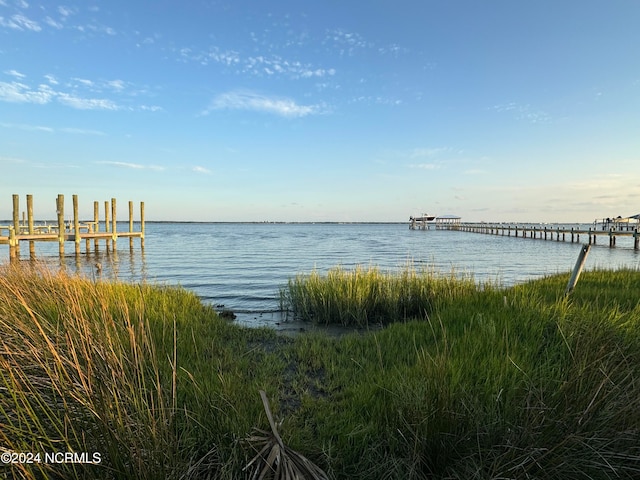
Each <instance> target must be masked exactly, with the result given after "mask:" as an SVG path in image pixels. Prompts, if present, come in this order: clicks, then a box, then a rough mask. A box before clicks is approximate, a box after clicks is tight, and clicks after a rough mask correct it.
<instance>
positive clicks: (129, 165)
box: [95, 162, 165, 172]
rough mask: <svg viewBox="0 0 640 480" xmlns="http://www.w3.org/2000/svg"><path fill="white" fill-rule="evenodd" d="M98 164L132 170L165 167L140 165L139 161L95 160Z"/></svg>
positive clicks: (160, 168) (161, 168)
mask: <svg viewBox="0 0 640 480" xmlns="http://www.w3.org/2000/svg"><path fill="white" fill-rule="evenodd" d="M95 163H97V164H100V165H111V166H114V167H120V168H130V169H134V170H155V171H159V172H160V171H163V170H164V169H165V168H164V167H161V166H159V165H142V164H140V163H129V162H95Z"/></svg>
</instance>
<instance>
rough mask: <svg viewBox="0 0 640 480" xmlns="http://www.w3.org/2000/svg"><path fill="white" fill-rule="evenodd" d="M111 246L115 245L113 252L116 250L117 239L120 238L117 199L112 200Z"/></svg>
mask: <svg viewBox="0 0 640 480" xmlns="http://www.w3.org/2000/svg"><path fill="white" fill-rule="evenodd" d="M111 222H112V225H113V226H112V228H111V244H112V245H113V250H114V251H115V250H116V239H117V238H118V233H117V232H116V230H117V229H116V199H115V198H112V199H111Z"/></svg>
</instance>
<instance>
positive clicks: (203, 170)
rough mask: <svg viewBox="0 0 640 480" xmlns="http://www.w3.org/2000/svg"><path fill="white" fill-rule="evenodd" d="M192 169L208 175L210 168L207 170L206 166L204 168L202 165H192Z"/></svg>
mask: <svg viewBox="0 0 640 480" xmlns="http://www.w3.org/2000/svg"><path fill="white" fill-rule="evenodd" d="M193 171H194V172H197V173H204V174H205V175H210V174H211V170H209V169H208V168H204V167H199V166H198V167H193Z"/></svg>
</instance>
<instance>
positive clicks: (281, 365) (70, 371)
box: [0, 267, 640, 479]
mask: <svg viewBox="0 0 640 480" xmlns="http://www.w3.org/2000/svg"><path fill="white" fill-rule="evenodd" d="M313 275H314V274H311V275H310V276H309V277H299V280H300V284H299V285H298V284H296V281H297V280H298V279H296V280H294V281H293V282H292V284H293V286H294V287H300V288H302V289H303V290H304V288H303V287H306V284H304V282H306V281H308V280H309V278H312V277H313ZM332 275H333V276H332V277H331V282H333V284H332V285H331V287H330V288H326V286H324V285H322V286H318V287H314V288H312V289H310V292H305V295H311V293H317V294H318V298H319V299H320V300H318V301H317V302H316V303H314V302H315V301H314V302H312V301H311V300H309V299H307V297H304V302H303V303H302V305H304V306H305V308H306V310H303V311H306V312H307V315H308V318H311V319H313V320H314V321H319V320H320V319H323V320H320V321H321V322H326V321H327V320H326V319H325V318H327V319H330V321H336V318H337V319H338V321H340V322H342V321H344V322H355V323H356V324H358V322H361V324H363V325H366V324H370V323H371V322H380V323H383V324H385V325H387V326H386V328H384V329H379V330H374V331H369V332H362V333H353V334H347V335H343V336H341V337H339V338H334V337H330V336H328V335H325V334H323V333H321V332H314V333H308V334H304V335H300V336H299V337H296V338H285V337H279V336H277V335H276V333H275V332H274V331H272V330H267V329H244V328H240V327H237V326H235V325H233V324H230V323H229V322H227V321H224V320H221V319H219V318H218V317H217V315H216V313H215V312H214V311H213V309H212V308H209V307H207V306H205V305H203V304H202V303H201V302H200V301H199V300H198V298H197V297H196V296H195V295H193V294H190V293H189V292H186V291H184V290H182V289H179V288H164V287H157V286H156V287H153V286H147V285H124V284H119V283H101V282H98V283H96V282H91V281H88V280H85V279H81V278H77V277H73V276H68V275H65V274H63V273H56V274H51V273H49V272H46V271H42V270H35V271H29V270H28V269H24V268H22V269H13V268H10V267H6V268H5V269H4V270H3V271H2V272H0V330H1V331H2V336H0V448H1V449H4V450H10V451H16V452H25V451H42V452H44V451H53V452H58V451H76V452H100V453H101V454H102V462H101V463H100V465H80V464H56V465H14V466H12V467H7V466H5V467H2V466H0V476H2V475H3V474H6V475H7V476H9V478H10V477H11V476H13V477H16V478H153V479H155V478H181V479H196V478H197V479H202V478H208V479H235V478H244V477H247V476H249V472H248V471H243V468H244V467H245V466H246V465H247V464H248V463H249V462H250V461H251V459H252V458H253V457H254V456H255V453H256V452H255V451H253V450H252V449H251V448H246V446H244V442H242V439H244V438H246V437H247V435H250V432H252V431H254V428H257V429H261V430H266V429H268V428H269V425H270V423H271V422H270V421H269V420H268V419H267V417H266V416H265V410H264V408H263V405H261V403H260V400H259V397H258V395H257V393H258V392H259V391H260V390H264V391H265V392H266V394H267V395H268V396H269V399H270V401H271V402H270V403H271V409H272V411H273V416H274V421H276V422H278V432H279V435H280V436H281V438H282V442H283V444H286V445H287V446H288V447H289V448H291V449H293V450H295V451H296V452H299V453H300V454H301V455H303V456H304V457H305V458H307V459H309V461H310V462H313V463H314V464H316V465H318V466H319V467H320V468H322V470H324V471H325V472H326V473H327V476H328V477H329V478H336V479H347V478H362V479H367V478H388V479H427V478H428V479H438V478H440V479H445V478H446V479H451V478H459V479H474V478H475V479H486V478H496V479H497V478H513V479H519V478H550V479H565V478H585V479H586V478H592V479H610V478H611V479H613V478H639V477H640V442H639V441H638V439H639V438H640V303H639V300H638V291H639V287H640V273H638V272H635V271H618V272H605V271H594V272H584V273H583V274H582V276H581V278H580V282H579V283H578V285H577V287H576V289H575V290H574V292H573V293H572V295H571V296H570V297H568V298H565V297H564V295H563V292H564V288H565V286H566V282H567V276H564V275H559V276H553V277H549V278H545V279H540V280H536V281H534V282H529V283H527V284H523V285H518V286H515V287H510V288H501V287H499V286H497V285H493V284H486V285H477V284H475V283H474V282H473V281H472V280H471V279H470V278H459V277H456V276H446V277H444V278H434V277H433V276H432V275H431V276H430V274H429V273H428V272H427V273H424V272H418V273H415V275H414V273H411V272H404V273H402V272H401V273H399V274H390V273H382V272H380V271H377V270H376V269H373V268H370V269H368V270H364V269H362V270H361V271H360V272H359V273H358V275H355V274H354V273H353V272H347V271H344V270H341V269H336V270H335V271H334V272H333V273H332ZM316 280H317V281H318V282H319V283H322V282H326V279H325V278H324V277H321V276H318V277H317V279H316ZM341 283H342V284H341ZM292 284H290V285H289V287H291V285H292ZM344 284H346V285H344ZM312 285H315V284H312ZM395 290H399V291H400V292H404V293H399V292H395ZM319 292H322V294H320V293H319ZM372 292H375V294H380V295H382V296H383V300H376V299H375V298H373V293H372ZM407 292H410V293H407ZM342 296H349V299H343V298H341V297H342ZM328 299H333V300H332V301H337V302H338V306H337V307H336V306H331V305H329V303H330V302H329V300H328ZM358 299H360V300H361V301H360V300H358ZM356 300H358V301H356ZM394 302H396V303H397V304H396V305H394ZM411 305H417V306H415V307H410V306H411ZM363 306H364V307H363ZM315 308H318V309H320V311H319V312H317V311H316V310H315ZM342 308H344V309H346V312H345V313H340V311H339V310H341V309H342ZM322 312H328V313H329V315H328V316H327V317H323V316H322V315H324V313H322ZM411 312H414V313H411ZM341 315H342V316H341ZM412 317H415V319H412ZM398 320H400V321H398ZM365 322H367V323H365ZM2 468H4V470H2Z"/></svg>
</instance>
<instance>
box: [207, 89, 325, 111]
mask: <svg viewBox="0 0 640 480" xmlns="http://www.w3.org/2000/svg"><path fill="white" fill-rule="evenodd" d="M213 110H249V111H254V112H263V113H271V114H274V115H279V116H282V117H289V118H295V117H306V116H307V115H314V114H318V113H322V112H323V111H324V109H323V108H322V107H321V106H319V105H300V104H298V103H296V102H295V101H294V100H292V99H290V98H284V97H275V96H266V95H260V94H258V93H254V92H250V91H242V90H235V91H231V92H227V93H222V94H220V95H218V96H217V97H216V98H215V99H214V100H213V101H212V102H211V104H210V105H209V108H207V109H206V110H205V111H204V112H203V114H204V115H207V114H209V113H211V111H213Z"/></svg>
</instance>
